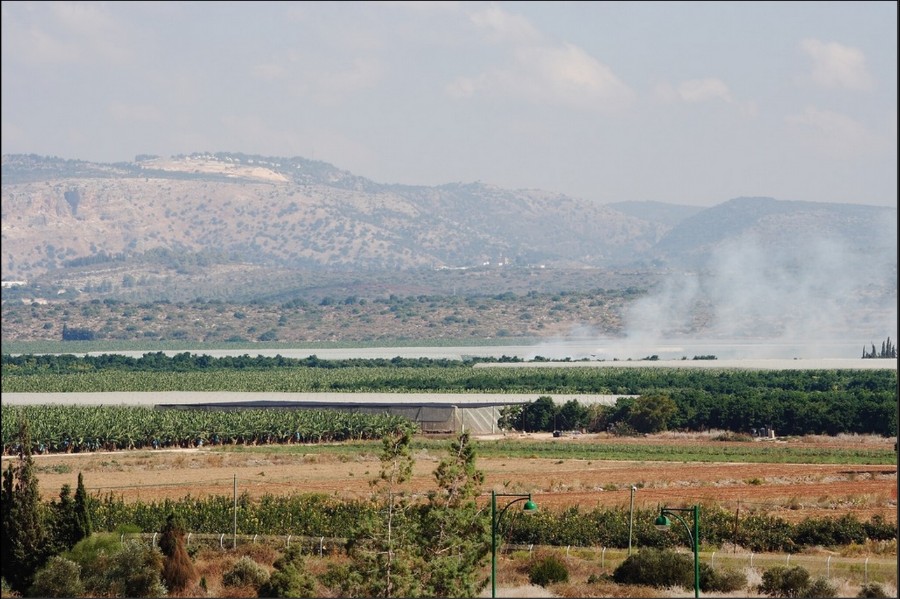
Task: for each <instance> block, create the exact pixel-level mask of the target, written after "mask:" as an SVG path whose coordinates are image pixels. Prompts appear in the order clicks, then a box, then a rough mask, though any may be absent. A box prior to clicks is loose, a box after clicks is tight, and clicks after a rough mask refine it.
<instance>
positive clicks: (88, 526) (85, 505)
mask: <svg viewBox="0 0 900 599" xmlns="http://www.w3.org/2000/svg"><path fill="white" fill-rule="evenodd" d="M90 502H91V498H90V497H88V494H87V490H85V488H84V476H83V475H82V474H81V472H79V473H78V486H77V487H75V534H74V538H75V543H77V542H78V541H80V540H81V539H84V538H86V537H89V536H91V534H92V533H93V532H94V522H93V520H92V518H91V506H90ZM73 545H74V543H73Z"/></svg>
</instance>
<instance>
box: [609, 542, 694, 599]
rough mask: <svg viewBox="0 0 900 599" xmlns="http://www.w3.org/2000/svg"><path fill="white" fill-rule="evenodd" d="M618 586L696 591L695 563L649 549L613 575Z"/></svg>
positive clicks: (691, 558)
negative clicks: (629, 585)
mask: <svg viewBox="0 0 900 599" xmlns="http://www.w3.org/2000/svg"><path fill="white" fill-rule="evenodd" d="M613 581H614V582H616V583H618V584H640V585H649V586H653V587H657V588H664V587H673V586H679V587H682V588H686V589H691V588H694V559H693V557H689V556H687V555H683V554H680V553H675V552H674V551H669V550H660V549H652V548H649V547H648V548H645V549H641V550H640V551H639V552H637V553H635V554H633V555H629V556H628V557H627V558H626V559H625V561H624V562H622V563H621V564H619V566H618V567H617V568H616V569H615V570H614V571H613Z"/></svg>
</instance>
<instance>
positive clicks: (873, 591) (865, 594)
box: [856, 582, 889, 599]
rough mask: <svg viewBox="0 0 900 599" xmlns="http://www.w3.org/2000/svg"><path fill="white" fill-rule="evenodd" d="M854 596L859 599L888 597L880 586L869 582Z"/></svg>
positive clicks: (884, 598)
mask: <svg viewBox="0 0 900 599" xmlns="http://www.w3.org/2000/svg"><path fill="white" fill-rule="evenodd" d="M856 596H857V597H858V598H859V599H887V597H888V596H889V595H888V594H887V592H885V590H884V587H882V586H881V585H880V584H878V583H877V582H871V583H869V584H864V585H863V586H862V588H861V589H859V593H857V594H856Z"/></svg>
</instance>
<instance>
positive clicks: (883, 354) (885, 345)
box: [862, 337, 897, 360]
mask: <svg viewBox="0 0 900 599" xmlns="http://www.w3.org/2000/svg"><path fill="white" fill-rule="evenodd" d="M862 357H863V359H866V358H893V359H895V360H896V359H897V346H896V345H894V344H893V343H891V338H890V337H888V338H887V339H886V340H884V341H882V342H881V351H880V352H876V351H875V344H874V343H873V344H872V351H866V348H865V347H864V348H863V351H862Z"/></svg>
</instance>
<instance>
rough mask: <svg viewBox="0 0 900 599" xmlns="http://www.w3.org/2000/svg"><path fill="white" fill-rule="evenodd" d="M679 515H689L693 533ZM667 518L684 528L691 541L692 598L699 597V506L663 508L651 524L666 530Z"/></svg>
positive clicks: (669, 523)
mask: <svg viewBox="0 0 900 599" xmlns="http://www.w3.org/2000/svg"><path fill="white" fill-rule="evenodd" d="M679 513H690V514H691V516H692V517H693V520H694V532H693V534H692V533H691V528H690V527H689V526H688V524H687V522H685V521H684V518H682V517H681V516H679V515H678V514H679ZM667 516H672V517H673V518H675V519H676V520H678V521H679V522H681V524H682V525H683V526H684V529H685V530H686V531H687V533H688V538H689V539H690V541H691V548H692V549H693V550H694V597H700V506H699V505H695V506H693V507H684V508H678V507H663V508H661V509H660V510H659V517H658V518H657V519H656V522H654V523H653V524H654V525H655V526H656V528H658V529H659V530H667V529H668V528H669V526H670V525H671V522H669V519H668V518H667Z"/></svg>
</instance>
